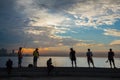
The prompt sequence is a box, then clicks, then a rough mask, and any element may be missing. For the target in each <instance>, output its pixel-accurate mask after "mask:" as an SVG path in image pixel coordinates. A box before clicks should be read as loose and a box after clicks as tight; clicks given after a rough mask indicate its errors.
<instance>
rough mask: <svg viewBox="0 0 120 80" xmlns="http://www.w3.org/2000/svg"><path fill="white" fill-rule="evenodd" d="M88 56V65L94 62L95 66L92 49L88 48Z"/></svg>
mask: <svg viewBox="0 0 120 80" xmlns="http://www.w3.org/2000/svg"><path fill="white" fill-rule="evenodd" d="M86 56H87V62H88V66H89V67H90V63H92V65H93V67H95V66H94V62H93V59H92V56H93V53H92V51H90V49H88V52H87V53H86Z"/></svg>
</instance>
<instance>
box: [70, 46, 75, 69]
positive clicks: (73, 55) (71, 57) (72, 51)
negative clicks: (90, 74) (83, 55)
mask: <svg viewBox="0 0 120 80" xmlns="http://www.w3.org/2000/svg"><path fill="white" fill-rule="evenodd" d="M75 54H76V52H75V50H73V48H70V54H69V55H70V59H71V63H72V67H73V62H74V63H75V67H77V63H76V56H75Z"/></svg>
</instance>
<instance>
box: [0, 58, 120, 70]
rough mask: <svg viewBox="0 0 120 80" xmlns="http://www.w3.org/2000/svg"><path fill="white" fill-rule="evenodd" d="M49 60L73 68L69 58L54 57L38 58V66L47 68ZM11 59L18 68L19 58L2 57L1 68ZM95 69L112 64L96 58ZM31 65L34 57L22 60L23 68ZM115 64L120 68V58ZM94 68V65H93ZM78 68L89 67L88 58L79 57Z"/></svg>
mask: <svg viewBox="0 0 120 80" xmlns="http://www.w3.org/2000/svg"><path fill="white" fill-rule="evenodd" d="M49 58H52V64H53V65H54V66H55V67H71V66H72V65H71V60H70V58H69V57H54V56H47V57H46V56H40V57H39V58H38V62H37V66H38V67H46V62H47V60H48V59H49ZM8 59H11V60H12V61H13V67H18V58H17V57H15V56H14V57H0V68H4V67H6V66H5V64H6V61H7V60H8ZM93 61H94V64H95V67H98V68H109V67H110V64H109V62H106V61H107V58H104V57H94V58H93ZM29 64H33V57H32V56H29V57H28V56H25V57H23V59H22V67H28V65H29ZM115 64H116V67H117V68H120V58H115ZM91 66H92V64H91ZM77 67H88V63H87V58H86V57H77Z"/></svg>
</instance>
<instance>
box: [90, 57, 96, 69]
mask: <svg viewBox="0 0 120 80" xmlns="http://www.w3.org/2000/svg"><path fill="white" fill-rule="evenodd" d="M91 63H92V65H93V67H95V66H94V62H93V59H92V58H91Z"/></svg>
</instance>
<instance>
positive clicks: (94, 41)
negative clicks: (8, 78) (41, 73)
mask: <svg viewBox="0 0 120 80" xmlns="http://www.w3.org/2000/svg"><path fill="white" fill-rule="evenodd" d="M0 10H1V11H0V17H1V18H0V39H1V40H0V45H1V46H2V47H8V46H9V47H11V46H12V47H15V48H16V46H17V47H18V46H25V47H34V48H36V47H42V48H45V47H59V46H60V47H61V46H85V47H87V46H104V44H109V42H111V41H113V40H115V39H112V38H111V39H107V38H105V37H106V36H110V37H112V36H115V37H117V40H119V37H120V30H119V29H120V28H119V27H118V26H119V25H118V24H119V23H118V24H116V22H119V21H120V0H9V1H6V0H0ZM113 26H115V27H113ZM103 32H104V35H106V36H104V35H103V34H102V33H103ZM97 37H99V38H97ZM104 39H106V40H104Z"/></svg>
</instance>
